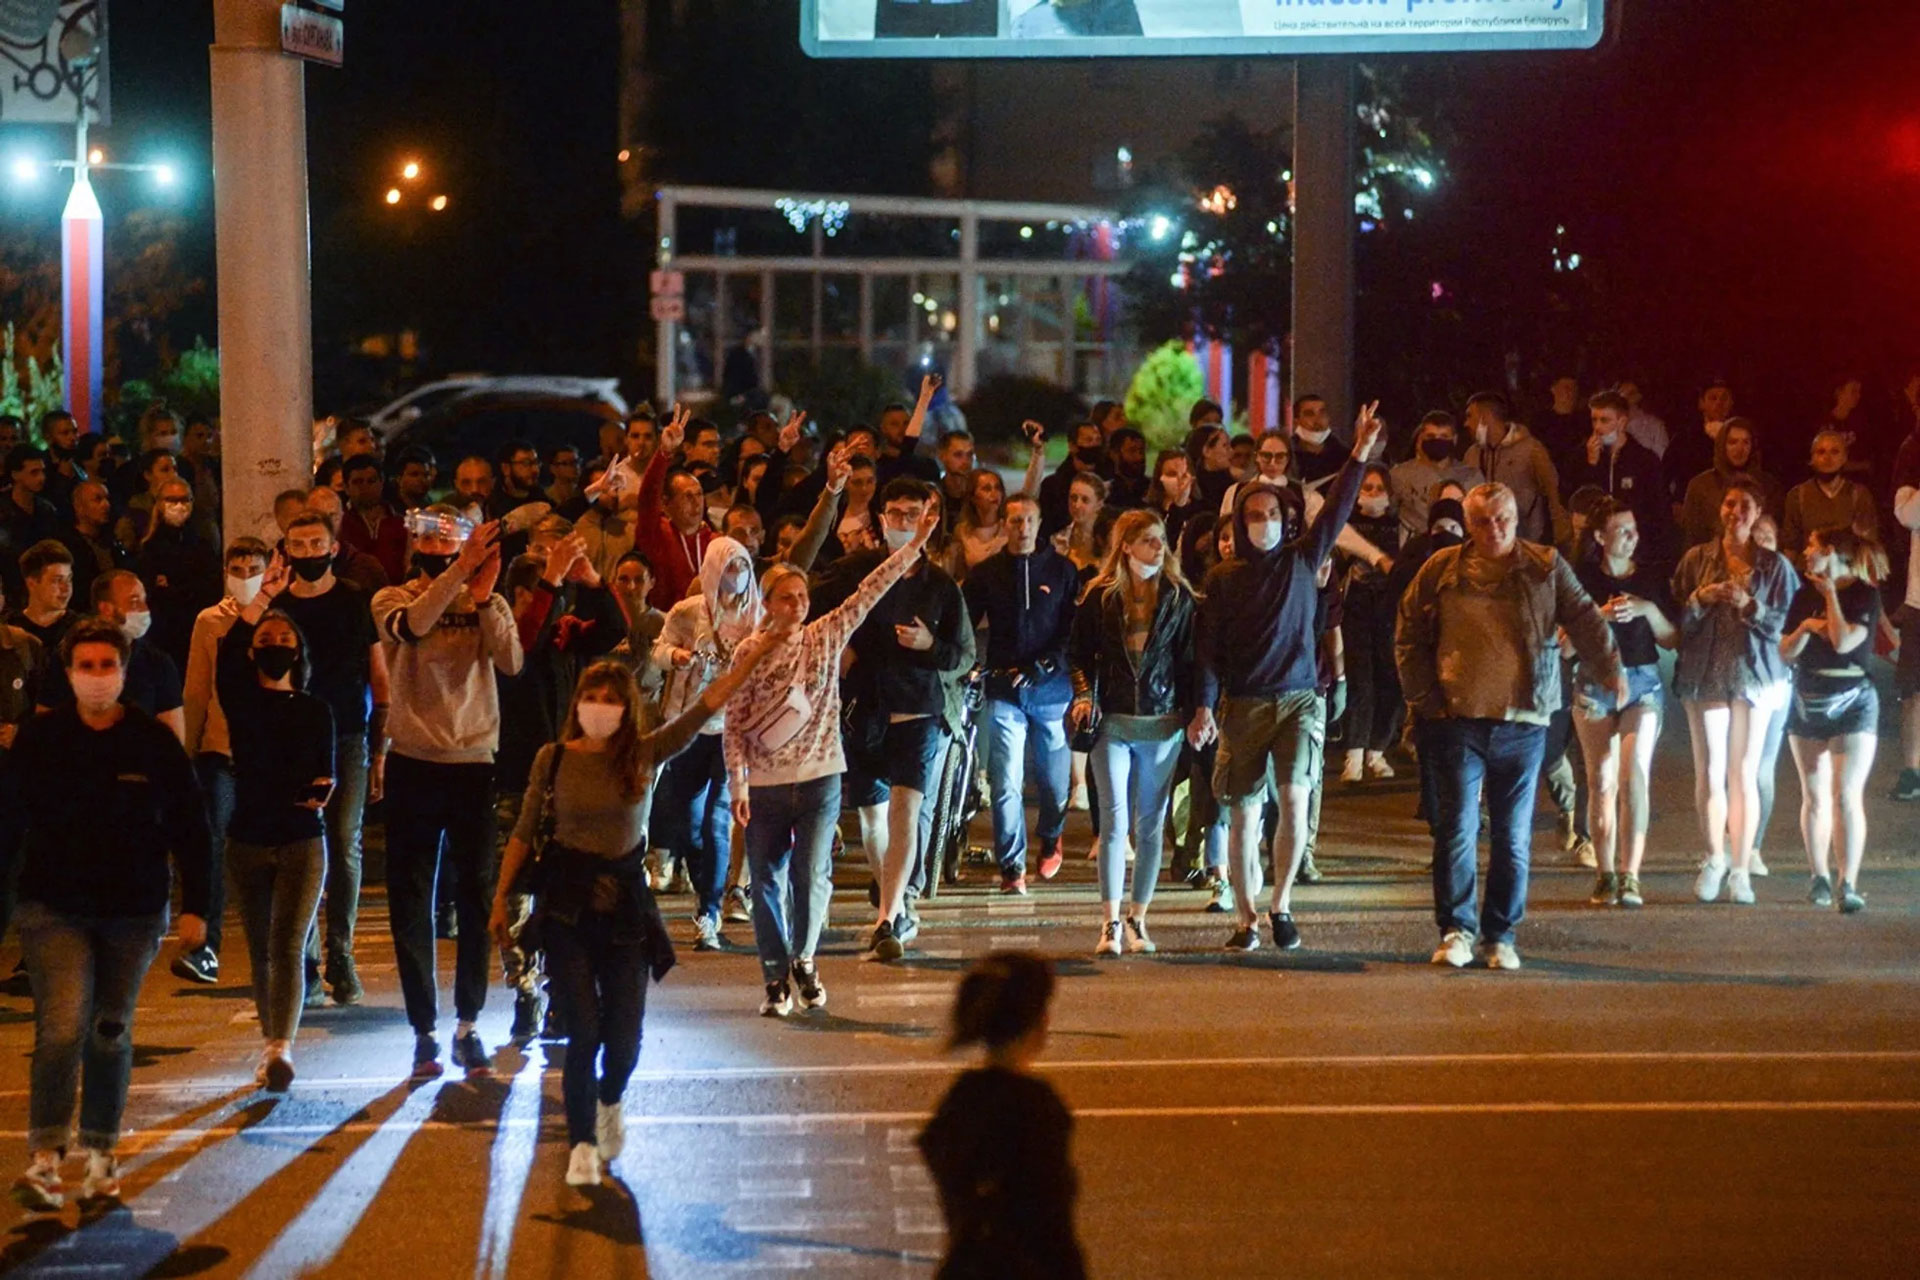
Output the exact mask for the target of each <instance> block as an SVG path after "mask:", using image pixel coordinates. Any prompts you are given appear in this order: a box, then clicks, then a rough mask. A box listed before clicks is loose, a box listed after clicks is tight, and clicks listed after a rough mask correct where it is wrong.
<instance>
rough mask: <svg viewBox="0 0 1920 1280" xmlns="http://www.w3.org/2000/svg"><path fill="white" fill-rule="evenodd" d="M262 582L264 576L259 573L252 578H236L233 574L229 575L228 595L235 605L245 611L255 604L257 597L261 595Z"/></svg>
mask: <svg viewBox="0 0 1920 1280" xmlns="http://www.w3.org/2000/svg"><path fill="white" fill-rule="evenodd" d="M261 581H262V575H261V574H257V573H256V574H254V575H253V576H252V577H251V578H236V577H234V576H233V575H232V574H228V575H227V594H228V595H230V596H232V597H233V602H234V603H235V604H237V605H239V606H240V607H241V608H242V609H244V608H246V607H247V606H248V605H250V604H252V603H253V598H254V597H255V596H257V595H259V594H260V583H261Z"/></svg>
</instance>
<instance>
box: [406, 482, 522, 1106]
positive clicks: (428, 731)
mask: <svg viewBox="0 0 1920 1280" xmlns="http://www.w3.org/2000/svg"><path fill="white" fill-rule="evenodd" d="M415 520H416V521H417V522H416V523H415V524H414V525H413V529H412V532H413V564H412V568H413V575H414V576H413V577H412V578H410V579H409V580H408V581H406V582H403V583H400V584H398V585H396V586H391V587H388V588H386V589H385V590H383V591H381V592H380V593H379V594H378V595H376V596H374V598H373V620H374V624H375V627H376V628H377V630H378V631H379V634H380V639H381V641H382V642H383V643H384V645H385V646H386V651H387V670H388V681H389V684H390V686H391V694H392V706H391V710H390V713H389V715H388V720H387V731H388V734H389V736H390V738H391V742H392V753H391V755H390V756H389V757H388V760H387V776H386V784H387V902H388V909H389V910H390V911H391V913H392V928H393V946H394V954H395V957H396V959H397V961H398V964H399V969H400V988H401V992H402V994H403V996H404V997H405V1001H406V1006H407V1021H408V1023H410V1024H411V1025H412V1027H413V1032H414V1046H413V1074H414V1078H415V1079H431V1078H433V1077H435V1076H438V1075H439V1074H440V1073H441V1071H442V1067H441V1065H440V1042H439V1040H438V1039H436V1038H435V1031H436V1024H437V1022H438V1020H439V980H438V974H437V966H436V964H435V962H434V946H433V940H434V939H433V934H434V927H433V925H434V921H433V915H434V902H433V898H434V892H433V890H434V883H435V881H436V880H437V879H438V877H439V876H440V875H441V874H442V868H443V864H444V866H445V867H446V869H447V870H450V871H452V872H453V873H454V875H455V877H456V881H457V889H456V895H457V896H456V899H455V906H456V911H457V913H458V918H459V922H460V931H459V939H458V951H457V953H456V957H455V961H454V983H453V996H454V1012H455V1016H456V1018H457V1019H458V1021H457V1023H456V1024H455V1028H454V1036H453V1061H454V1065H456V1066H458V1067H461V1068H463V1069H465V1070H466V1071H468V1072H471V1073H484V1072H487V1071H490V1070H491V1063H490V1060H489V1058H488V1055H487V1050H486V1046H485V1045H483V1044H482V1043H481V1042H480V1034H479V1032H478V1030H477V1029H476V1028H475V1025H474V1024H475V1019H477V1018H478V1017H479V1016H480V1010H481V1009H482V1008H483V1007H485V1005H486V1001H487V970H488V963H487V960H488V957H487V930H486V928H485V924H486V920H487V913H488V904H489V902H490V900H491V898H492V896H493V884H494V872H495V866H494V825H493V822H494V817H493V754H494V751H495V750H496V749H497V748H498V746H499V744H500V701H499V693H498V690H497V688H496V686H495V682H494V671H495V670H499V671H501V672H504V673H505V674H507V675H513V674H515V673H517V672H518V671H519V670H520V664H521V651H520V636H519V633H518V632H517V631H516V630H515V629H514V625H513V614H512V611H511V610H510V609H509V608H508V607H507V602H506V600H505V598H504V597H502V596H500V595H499V594H497V593H496V592H495V591H494V585H495V583H497V582H498V580H499V577H500V528H499V525H498V524H497V523H495V522H493V521H488V522H486V523H484V524H481V525H479V526H477V527H472V528H471V529H469V527H468V524H467V521H466V518H465V517H464V516H463V515H461V513H460V512H458V511H457V510H455V509H454V508H452V507H449V506H431V507H426V508H423V509H422V510H421V512H420V513H419V514H418V516H417V517H415ZM375 751H376V752H378V751H379V745H378V744H376V745H375Z"/></svg>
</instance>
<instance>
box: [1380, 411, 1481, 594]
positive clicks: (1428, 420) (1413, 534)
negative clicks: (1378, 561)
mask: <svg viewBox="0 0 1920 1280" xmlns="http://www.w3.org/2000/svg"><path fill="white" fill-rule="evenodd" d="M1456 436H1457V432H1456V429H1455V425H1454V421H1453V415H1452V414H1450V413H1448V412H1446V411H1445V410H1444V409H1436V410H1434V411H1433V412H1432V413H1429V414H1428V415H1427V416H1426V417H1424V418H1422V419H1420V426H1419V429H1418V430H1417V431H1416V432H1415V433H1414V444H1413V456H1412V457H1411V458H1408V459H1407V460H1406V461H1404V462H1399V463H1395V464H1394V467H1393V469H1392V470H1391V471H1389V472H1388V473H1387V491H1388V495H1389V497H1390V498H1391V499H1392V502H1393V509H1394V510H1395V511H1397V512H1399V513H1400V541H1401V542H1402V543H1407V542H1411V541H1412V540H1413V539H1415V538H1419V537H1422V536H1424V535H1425V534H1426V532H1427V501H1428V495H1429V494H1431V493H1432V492H1433V491H1434V487H1435V486H1436V485H1441V484H1454V485H1458V486H1459V487H1460V492H1461V493H1465V492H1466V491H1467V490H1469V489H1471V488H1473V487H1474V486H1475V485H1477V484H1479V483H1481V482H1482V481H1483V480H1485V479H1486V477H1485V476H1482V475H1481V474H1480V473H1479V472H1478V471H1476V470H1474V469H1473V468H1472V467H1470V466H1468V465H1467V464H1466V463H1464V462H1462V461H1460V459H1459V458H1458V457H1456V456H1455V455H1454V450H1455V449H1456V448H1457V439H1456ZM1396 598H1397V597H1396Z"/></svg>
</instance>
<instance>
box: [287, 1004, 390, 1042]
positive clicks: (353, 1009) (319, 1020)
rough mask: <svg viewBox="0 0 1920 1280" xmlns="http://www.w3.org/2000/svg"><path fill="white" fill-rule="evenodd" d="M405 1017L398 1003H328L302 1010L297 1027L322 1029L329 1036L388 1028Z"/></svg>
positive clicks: (356, 1033) (351, 1034) (348, 1034)
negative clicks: (303, 1011)
mask: <svg viewBox="0 0 1920 1280" xmlns="http://www.w3.org/2000/svg"><path fill="white" fill-rule="evenodd" d="M406 1020H407V1011H406V1010H405V1009H402V1008H401V1007H400V1006H398V1005H385V1004H351V1005H341V1004H329V1005H324V1006H322V1007H320V1008H315V1009H308V1010H307V1011H306V1012H305V1013H303V1014H301V1015H300V1029H301V1030H303V1031H305V1030H309V1029H311V1030H316V1031H324V1032H326V1033H327V1034H328V1035H330V1036H359V1035H366V1034H367V1033H368V1032H373V1031H391V1030H393V1028H394V1026H395V1025H396V1024H398V1023H402V1022H405V1021H406Z"/></svg>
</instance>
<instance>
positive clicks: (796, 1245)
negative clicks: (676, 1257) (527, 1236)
mask: <svg viewBox="0 0 1920 1280" xmlns="http://www.w3.org/2000/svg"><path fill="white" fill-rule="evenodd" d="M663 1211H664V1212H663ZM638 1213H639V1209H638V1206H637V1205H636V1206H635V1217H636V1227H637V1225H638V1224H637V1218H638ZM726 1213H727V1206H725V1205H720V1204H713V1203H709V1202H706V1201H693V1202H670V1203H667V1204H661V1203H660V1202H658V1201H657V1200H656V1201H654V1202H653V1220H654V1239H655V1243H656V1244H664V1245H666V1246H667V1247H668V1248H671V1249H672V1250H674V1251H675V1252H676V1253H681V1254H685V1255H686V1256H687V1257H688V1258H689V1259H691V1260H693V1261H695V1262H705V1263H709V1264H713V1265H726V1264H729V1263H742V1262H751V1261H753V1260H754V1259H755V1258H756V1257H758V1256H759V1254H760V1251H761V1250H762V1249H765V1248H767V1247H769V1246H774V1247H785V1248H791V1249H808V1250H818V1251H820V1252H822V1253H835V1254H841V1255H843V1256H845V1257H850V1258H884V1259H887V1260H888V1261H899V1262H913V1263H920V1264H924V1265H928V1266H931V1265H932V1264H934V1263H937V1262H938V1261H940V1259H939V1258H938V1257H937V1256H936V1255H934V1254H929V1253H915V1252H910V1251H908V1250H904V1249H884V1248H880V1247H877V1246H874V1245H861V1244H846V1243H843V1242H841V1241H838V1240H816V1239H813V1238H811V1237H808V1236H798V1235H781V1234H777V1233H773V1232H759V1231H741V1230H740V1229H739V1228H737V1227H734V1226H732V1225H730V1224H729V1223H728V1222H727V1220H726ZM663 1219H664V1221H663ZM549 1220H551V1221H560V1219H549Z"/></svg>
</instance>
